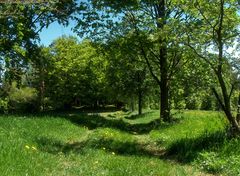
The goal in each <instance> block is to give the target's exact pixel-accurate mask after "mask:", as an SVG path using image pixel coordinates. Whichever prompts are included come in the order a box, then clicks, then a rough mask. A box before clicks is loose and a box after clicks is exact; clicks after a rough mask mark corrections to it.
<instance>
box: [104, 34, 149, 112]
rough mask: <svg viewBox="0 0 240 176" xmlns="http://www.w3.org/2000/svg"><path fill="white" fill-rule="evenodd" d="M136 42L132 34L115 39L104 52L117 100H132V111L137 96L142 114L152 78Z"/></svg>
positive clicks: (109, 83)
mask: <svg viewBox="0 0 240 176" xmlns="http://www.w3.org/2000/svg"><path fill="white" fill-rule="evenodd" d="M134 42H135V41H134V40H133V38H132V37H131V36H125V37H122V38H119V39H114V40H113V41H111V42H108V43H107V44H106V45H105V49H104V51H103V52H104V53H105V55H106V57H107V58H108V66H107V74H106V76H107V78H108V81H107V82H108V85H109V89H110V90H111V92H113V93H112V94H111V95H112V96H113V97H116V100H121V101H124V102H128V103H129V101H130V103H129V104H130V107H131V110H132V111H134V104H135V97H137V100H138V114H142V106H143V99H144V96H145V95H147V92H148V90H149V88H150V85H151V82H152V80H151V79H150V78H149V73H148V72H147V69H146V67H145V63H144V61H143V58H142V56H141V55H139V53H138V52H137V50H138V48H136V47H135V45H134V44H133V43H134Z"/></svg>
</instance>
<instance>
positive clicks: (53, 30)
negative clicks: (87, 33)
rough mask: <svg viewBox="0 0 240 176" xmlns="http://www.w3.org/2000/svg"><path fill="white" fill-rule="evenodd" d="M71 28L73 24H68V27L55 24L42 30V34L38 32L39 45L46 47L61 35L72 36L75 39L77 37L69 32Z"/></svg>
mask: <svg viewBox="0 0 240 176" xmlns="http://www.w3.org/2000/svg"><path fill="white" fill-rule="evenodd" d="M72 27H74V23H73V22H70V24H69V26H68V27H65V26H63V25H60V24H58V23H57V22H54V23H52V24H51V25H49V26H48V28H44V29H43V30H42V32H40V45H44V46H48V45H50V44H51V43H52V42H53V40H55V39H57V38H58V37H61V36H62V35H67V36H68V35H73V36H76V37H77V35H76V34H75V33H73V32H72V31H71V28H72ZM78 38H79V37H78ZM79 39H80V38H79Z"/></svg>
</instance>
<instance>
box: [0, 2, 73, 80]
mask: <svg viewBox="0 0 240 176" xmlns="http://www.w3.org/2000/svg"><path fill="white" fill-rule="evenodd" d="M74 7H75V2H74V1H73V0H66V1H64V2H61V1H55V0H52V1H44V2H40V3H34V1H29V2H25V3H23V2H18V1H15V2H8V1H6V2H2V3H1V5H0V36H1V39H0V58H1V62H2V63H4V65H5V67H6V69H7V71H6V74H7V76H8V78H9V81H10V82H11V81H12V80H11V79H13V78H14V79H16V80H19V79H18V78H19V76H20V75H21V74H22V72H24V70H22V69H24V68H26V66H27V64H28V62H29V60H33V59H36V58H35V56H36V54H35V52H37V51H38V46H37V41H38V39H39V32H40V31H41V30H42V29H43V28H44V27H47V26H48V25H49V24H51V23H52V22H54V21H58V22H59V23H64V24H67V19H68V18H69V17H70V15H71V14H72V13H73V11H74Z"/></svg>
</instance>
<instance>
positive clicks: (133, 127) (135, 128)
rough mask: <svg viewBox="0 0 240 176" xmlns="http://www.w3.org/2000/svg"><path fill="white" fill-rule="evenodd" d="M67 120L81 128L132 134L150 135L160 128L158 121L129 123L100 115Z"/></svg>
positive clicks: (71, 117) (75, 117) (77, 116)
mask: <svg viewBox="0 0 240 176" xmlns="http://www.w3.org/2000/svg"><path fill="white" fill-rule="evenodd" d="M64 118H65V119H67V120H70V121H71V122H72V123H75V124H77V125H80V126H85V127H88V129H90V130H93V129H96V128H99V127H107V128H114V129H118V130H121V131H125V132H128V133H131V134H144V133H149V132H150V131H151V130H153V129H155V128H157V127H158V119H157V120H153V121H150V122H148V123H129V122H126V121H125V120H124V119H123V118H116V117H103V116H101V115H98V114H91V115H89V114H85V113H82V114H77V115H76V114H69V115H68V116H64Z"/></svg>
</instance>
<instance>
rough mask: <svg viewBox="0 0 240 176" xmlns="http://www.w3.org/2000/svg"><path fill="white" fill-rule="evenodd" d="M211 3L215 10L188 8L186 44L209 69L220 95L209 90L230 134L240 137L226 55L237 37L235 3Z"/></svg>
mask: <svg viewBox="0 0 240 176" xmlns="http://www.w3.org/2000/svg"><path fill="white" fill-rule="evenodd" d="M212 3H214V6H212V4H211V3H209V2H208V1H205V0H197V1H194V2H191V3H190V4H188V6H189V7H188V9H187V12H188V14H189V16H190V18H189V19H190V20H189V23H188V25H187V26H186V27H187V29H186V30H188V32H189V33H188V35H187V39H186V40H187V41H188V42H187V43H186V44H187V45H188V46H189V47H190V48H191V49H192V50H193V51H194V52H195V54H196V55H197V56H198V57H200V58H201V59H203V60H204V61H205V62H207V63H208V64H209V65H210V67H211V70H212V74H213V75H215V77H216V80H217V83H218V84H219V87H220V91H218V90H217V89H216V87H212V90H213V93H214V95H215V96H216V98H217V100H218V102H219V104H220V105H221V107H222V109H223V111H224V113H225V115H226V117H227V119H228V121H229V122H230V124H231V128H232V130H233V131H234V132H238V133H239V132H240V127H239V124H238V123H237V121H236V119H235V118H234V117H233V114H232V110H231V97H232V94H233V91H234V89H235V86H236V82H235V81H234V79H232V76H230V77H229V75H233V67H232V64H231V60H230V58H231V57H229V55H228V53H227V48H229V47H233V46H234V43H235V41H236V39H237V37H238V36H239V20H240V17H239V14H238V12H237V10H238V3H237V1H234V0H214V1H213V2H212ZM232 54H233V53H232Z"/></svg>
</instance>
